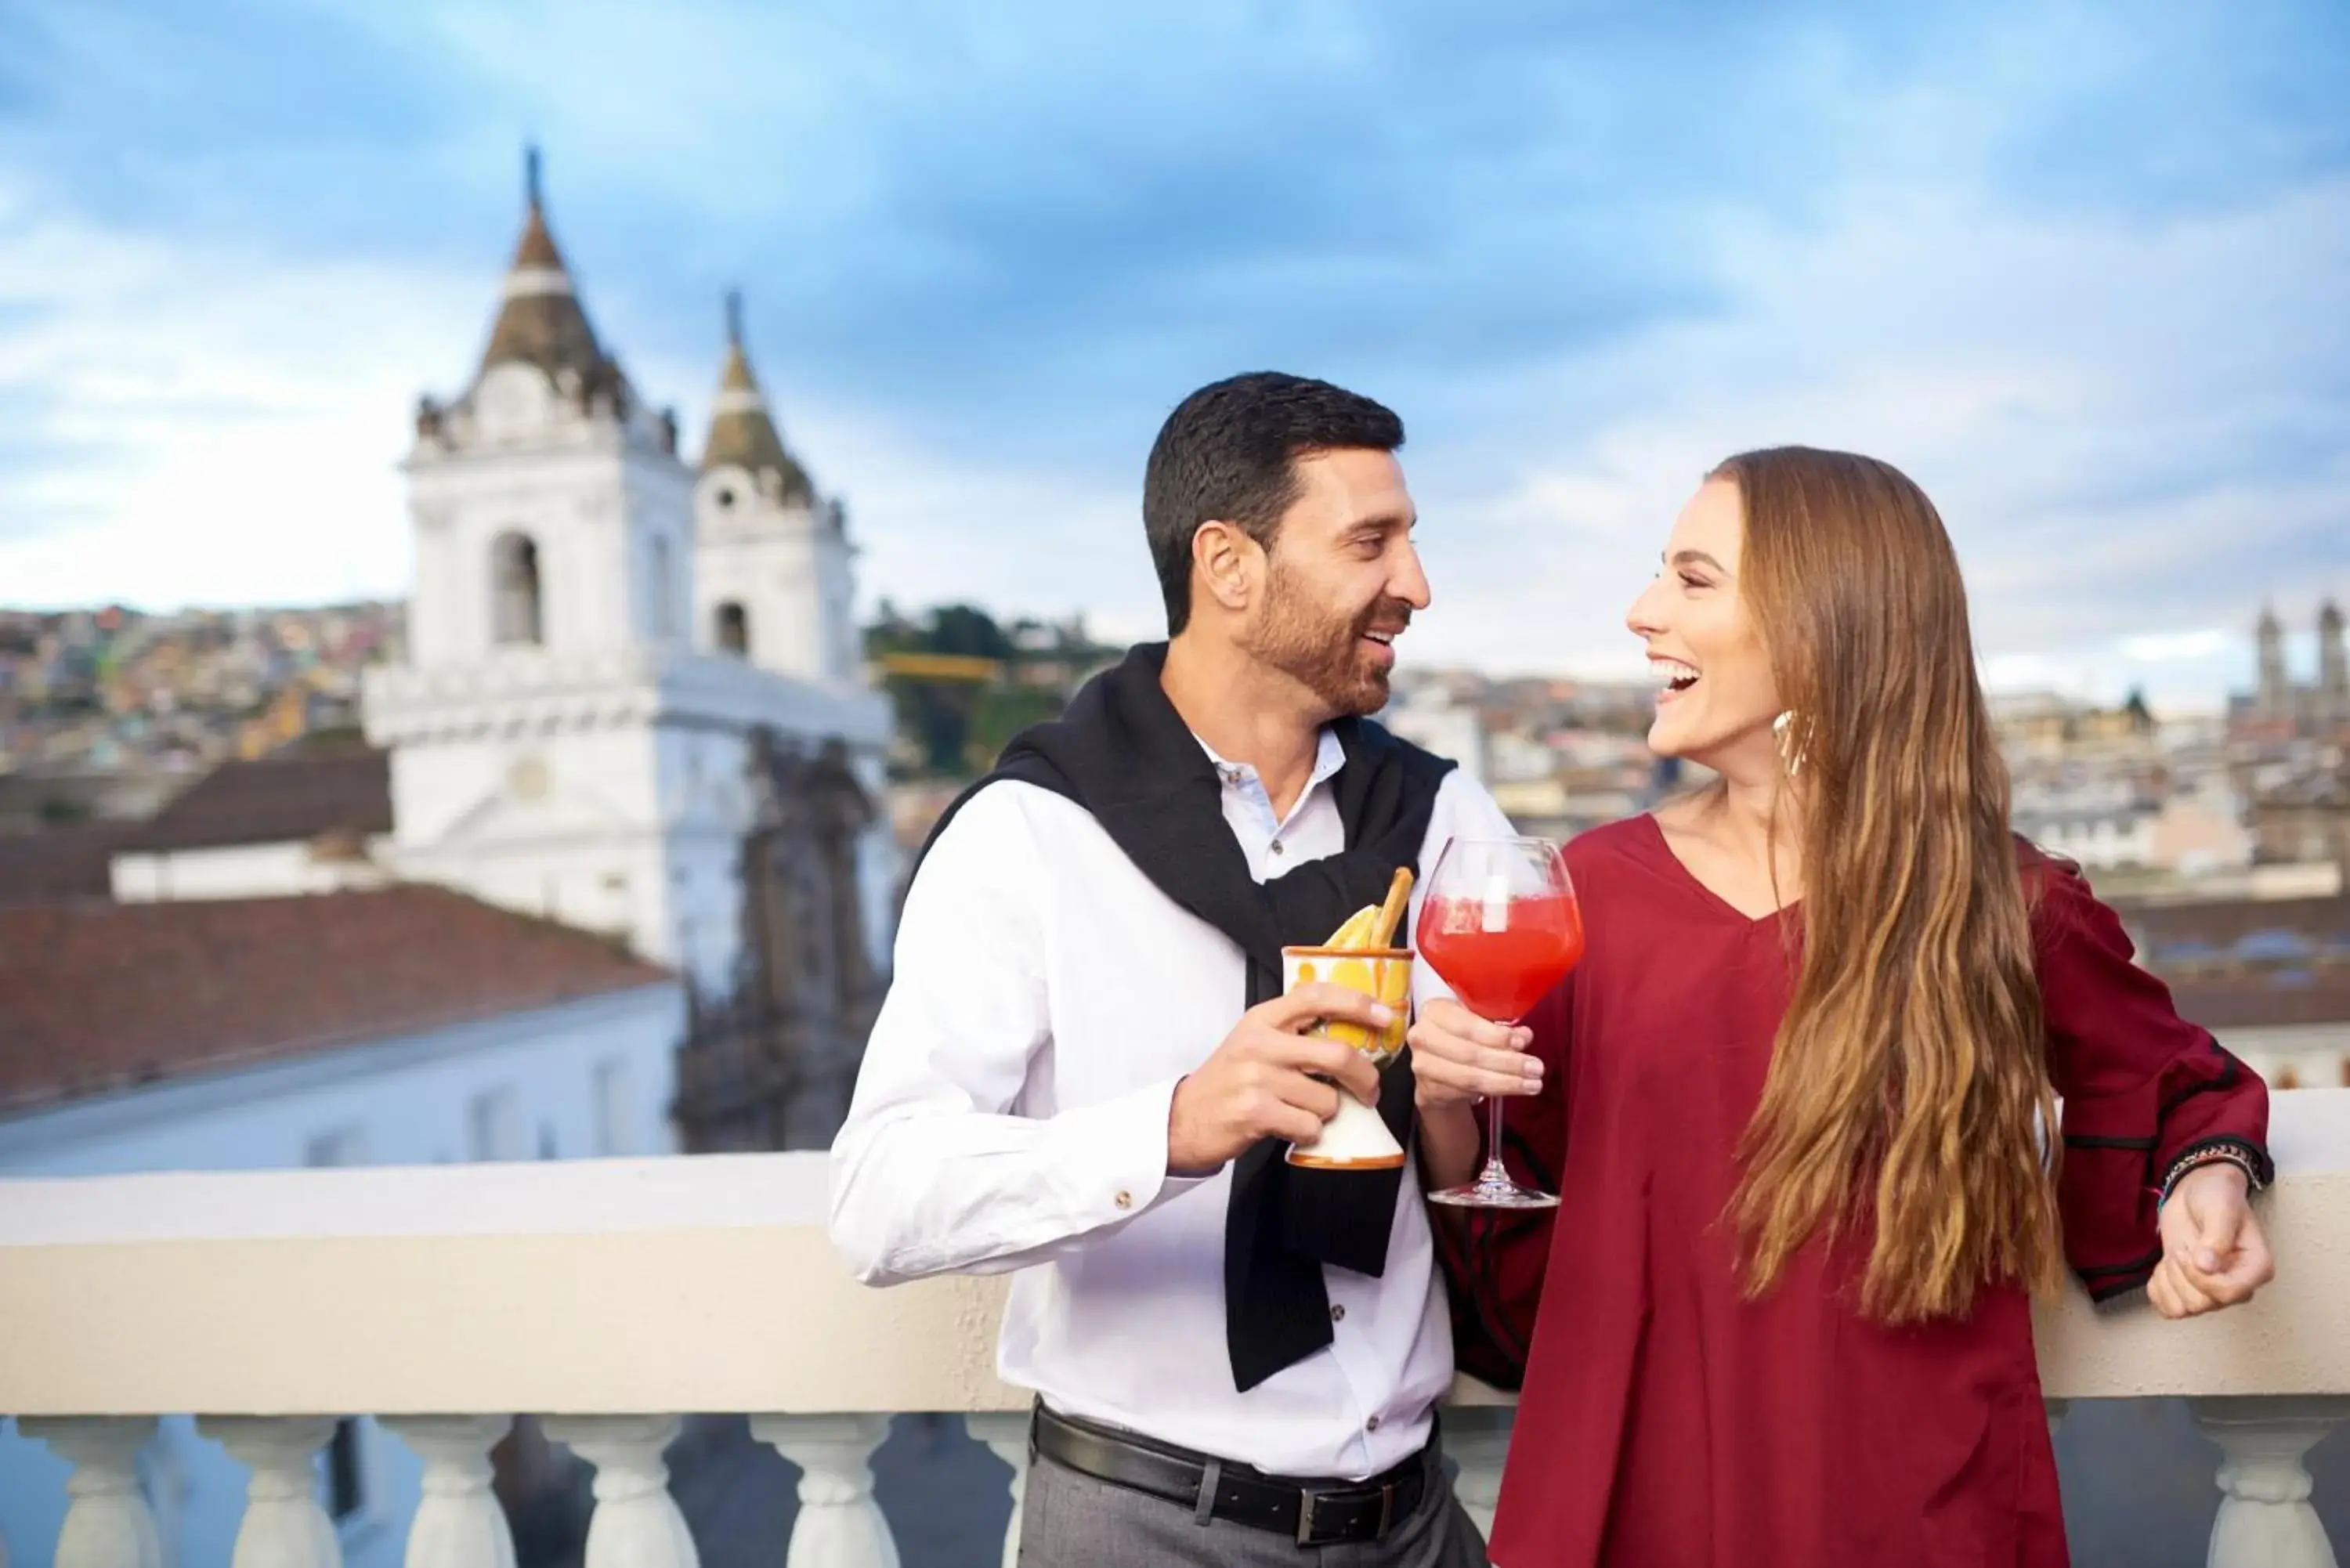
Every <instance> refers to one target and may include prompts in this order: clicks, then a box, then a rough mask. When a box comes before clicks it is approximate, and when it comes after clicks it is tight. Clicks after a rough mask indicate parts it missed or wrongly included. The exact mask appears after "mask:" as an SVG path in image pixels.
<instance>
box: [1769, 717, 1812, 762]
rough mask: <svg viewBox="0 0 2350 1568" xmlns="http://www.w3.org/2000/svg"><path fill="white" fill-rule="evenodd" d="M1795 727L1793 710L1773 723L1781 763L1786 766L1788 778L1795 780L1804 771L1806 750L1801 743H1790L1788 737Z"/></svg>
mask: <svg viewBox="0 0 2350 1568" xmlns="http://www.w3.org/2000/svg"><path fill="white" fill-rule="evenodd" d="M1794 727H1795V711H1794V709H1793V708H1790V709H1788V710H1787V711H1785V712H1783V713H1782V714H1780V715H1779V716H1778V717H1777V718H1775V719H1773V720H1772V721H1771V736H1772V738H1773V740H1775V741H1776V742H1778V743H1779V761H1780V762H1781V763H1783V764H1784V765H1785V766H1786V769H1787V776H1788V777H1789V778H1794V776H1795V775H1796V774H1799V773H1802V772H1803V771H1804V748H1803V743H1802V742H1800V741H1797V742H1790V741H1789V740H1788V738H1787V737H1788V735H1789V734H1790V732H1793V731H1794Z"/></svg>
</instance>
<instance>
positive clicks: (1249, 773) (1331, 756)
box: [1191, 725, 1347, 835]
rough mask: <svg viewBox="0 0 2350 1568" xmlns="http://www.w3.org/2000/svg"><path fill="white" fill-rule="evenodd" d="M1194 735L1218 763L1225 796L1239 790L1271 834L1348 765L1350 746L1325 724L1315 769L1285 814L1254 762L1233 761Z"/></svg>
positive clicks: (1217, 766) (1284, 826)
mask: <svg viewBox="0 0 2350 1568" xmlns="http://www.w3.org/2000/svg"><path fill="white" fill-rule="evenodd" d="M1191 738H1192V739H1193V740H1195V741H1198V742H1200V749H1201V751H1203V752H1205V753H1208V760H1209V761H1210V762H1211V763H1215V765H1216V777H1217V778H1219V779H1221V780H1222V781H1223V785H1224V794H1226V796H1227V797H1230V796H1232V795H1235V794H1237V795H1238V796H1239V797H1240V800H1241V801H1242V802H1243V804H1245V805H1248V806H1250V807H1253V809H1254V812H1255V814H1256V815H1258V816H1259V817H1260V818H1261V819H1262V822H1261V826H1262V829H1263V832H1264V833H1266V834H1268V835H1271V834H1278V833H1280V832H1282V831H1283V830H1284V829H1285V828H1287V827H1288V826H1289V824H1290V822H1292V821H1294V820H1295V818H1296V816H1297V814H1298V813H1299V812H1301V811H1303V810H1305V804H1306V802H1307V801H1309V800H1311V799H1312V798H1313V796H1314V792H1315V790H1317V789H1319V788H1321V787H1322V786H1323V785H1324V784H1328V783H1329V782H1330V780H1331V779H1332V778H1334V777H1336V774H1337V772H1338V770H1339V769H1340V768H1343V767H1345V766H1346V765H1347V748H1346V747H1345V746H1343V745H1341V744H1339V743H1338V736H1337V732H1336V731H1334V730H1332V729H1331V728H1330V727H1329V726H1328V725H1324V726H1323V729H1322V733H1321V737H1320V739H1318V740H1317V741H1316V742H1315V747H1314V772H1313V773H1312V774H1310V775H1308V776H1307V778H1306V780H1305V788H1304V789H1302V790H1299V791H1298V792H1297V798H1296V799H1295V801H1292V802H1291V803H1290V806H1289V815H1288V816H1287V817H1286V818H1284V817H1283V816H1281V815H1278V814H1277V813H1275V812H1274V809H1273V795H1272V794H1271V793H1270V792H1269V791H1267V790H1266V788H1265V787H1264V779H1263V776H1262V775H1261V774H1258V773H1257V771H1256V768H1255V766H1254V764H1253V763H1235V762H1231V761H1228V760H1226V759H1225V758H1224V757H1222V756H1220V755H1218V754H1217V752H1216V748H1215V747H1213V746H1211V745H1210V744H1208V742H1207V741H1206V739H1205V738H1204V737H1202V736H1201V735H1200V734H1198V733H1197V732H1194V733H1193V734H1192V736H1191ZM1227 815H1229V813H1228V814H1227ZM1234 826H1239V825H1238V824H1234Z"/></svg>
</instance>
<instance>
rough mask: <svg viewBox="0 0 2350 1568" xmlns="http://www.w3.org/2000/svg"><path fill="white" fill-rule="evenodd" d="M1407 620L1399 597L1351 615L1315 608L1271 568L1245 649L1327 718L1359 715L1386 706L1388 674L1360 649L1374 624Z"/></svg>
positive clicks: (1291, 579)
mask: <svg viewBox="0 0 2350 1568" xmlns="http://www.w3.org/2000/svg"><path fill="white" fill-rule="evenodd" d="M1410 620H1411V607H1410V606H1409V605H1408V604H1406V603H1404V602H1403V601H1402V600H1401V599H1378V600H1375V601H1374V602H1373V603H1371V604H1370V605H1369V606H1367V607H1365V608H1363V609H1362V610H1359V611H1357V613H1355V614H1353V615H1346V616H1342V615H1338V614H1334V613H1332V612H1330V611H1328V610H1325V609H1322V608H1320V607H1317V606H1315V604H1313V603H1312V602H1311V601H1310V600H1308V599H1307V598H1306V597H1305V595H1304V594H1303V593H1301V592H1300V591H1299V588H1298V586H1297V583H1296V579H1295V577H1294V576H1292V575H1291V574H1290V573H1287V572H1284V571H1282V570H1280V569H1279V568H1275V569H1274V572H1273V573H1272V575H1271V576H1269V577H1268V578H1267V579H1266V582H1265V596H1264V608H1263V612H1262V613H1261V614H1260V615H1259V616H1258V618H1257V624H1256V626H1255V628H1254V629H1253V633H1252V635H1251V637H1250V639H1249V640H1250V643H1251V647H1250V651H1251V652H1253V653H1254V654H1255V655H1256V656H1257V658H1259V659H1262V660H1263V661H1264V662H1265V663H1267V664H1269V665H1271V666H1273V668H1274V669H1275V670H1280V671H1281V672H1282V673H1283V674H1284V675H1286V676H1288V677H1289V678H1290V679H1291V680H1295V681H1296V682H1298V683H1299V684H1300V685H1302V686H1304V687H1305V689H1306V690H1307V691H1311V692H1313V693H1314V694H1315V696H1316V697H1318V698H1320V699H1321V700H1322V701H1323V703H1324V705H1325V706H1326V707H1327V708H1328V709H1329V711H1330V716H1331V717H1332V718H1334V719H1335V718H1344V717H1348V716H1362V715H1367V714H1371V713H1376V712H1378V711H1379V710H1380V709H1382V708H1384V707H1386V706H1387V705H1388V671H1387V670H1384V669H1382V668H1380V667H1379V666H1378V665H1376V664H1374V663H1372V662H1371V660H1370V658H1369V656H1368V655H1367V654H1366V653H1365V652H1364V651H1363V637H1364V634H1365V633H1366V632H1368V631H1369V630H1370V629H1371V628H1373V627H1376V626H1382V625H1384V626H1388V627H1394V628H1399V629H1400V628H1402V627H1404V626H1405V625H1407V624H1409V621H1410Z"/></svg>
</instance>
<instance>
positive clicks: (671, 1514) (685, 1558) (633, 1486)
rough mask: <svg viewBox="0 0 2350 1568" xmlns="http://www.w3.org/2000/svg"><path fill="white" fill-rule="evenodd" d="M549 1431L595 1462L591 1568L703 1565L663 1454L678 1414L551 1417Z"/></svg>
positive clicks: (590, 1522) (589, 1550)
mask: <svg viewBox="0 0 2350 1568" xmlns="http://www.w3.org/2000/svg"><path fill="white" fill-rule="evenodd" d="M545 1426H546V1435H547V1437H549V1438H552V1439H553V1440H555V1441H556V1442H558V1443H562V1444H565V1445H567V1447H568V1448H569V1449H571V1451H572V1452H573V1453H575V1454H577V1455H578V1456H579V1457H580V1458H581V1459H586V1460H587V1462H588V1463H589V1464H591V1465H594V1466H595V1467H596V1489H595V1490H596V1511H595V1513H594V1514H593V1515H592V1516H590V1518H589V1519H588V1521H587V1555H586V1563H585V1565H584V1568H701V1561H702V1559H701V1557H700V1555H699V1554H698V1553H697V1552H695V1551H694V1549H693V1535H692V1532H690V1531H688V1530H687V1529H686V1527H685V1515H684V1514H682V1513H681V1512H679V1511H678V1507H677V1500H676V1499H675V1498H673V1497H671V1495H670V1491H669V1466H668V1464H667V1463H666V1462H664V1461H663V1459H661V1455H662V1454H663V1453H664V1452H665V1451H666V1450H667V1449H668V1448H669V1446H670V1444H671V1443H673V1442H675V1441H676V1440H677V1431H678V1418H677V1417H675V1416H564V1417H548V1418H547V1419H546V1423H545Z"/></svg>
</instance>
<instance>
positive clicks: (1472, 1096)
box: [1410, 997, 1543, 1116]
mask: <svg viewBox="0 0 2350 1568" xmlns="http://www.w3.org/2000/svg"><path fill="white" fill-rule="evenodd" d="M1410 1039H1411V1071H1412V1078H1413V1085H1412V1097H1413V1099H1414V1100H1415V1101H1416V1102H1417V1103H1418V1105H1419V1109H1420V1113H1421V1115H1423V1116H1425V1115H1427V1114H1429V1113H1430V1112H1434V1113H1436V1114H1437V1115H1439V1116H1442V1115H1445V1114H1447V1113H1448V1112H1451V1111H1452V1110H1454V1109H1456V1108H1465V1107H1467V1106H1471V1105H1473V1104H1475V1103H1476V1102H1477V1101H1478V1100H1479V1099H1482V1097H1484V1096H1487V1095H1536V1094H1540V1093H1541V1092H1542V1084H1543V1064H1542V1058H1541V1057H1539V1056H1529V1055H1527V1054H1525V1049H1526V1047H1527V1046H1528V1045H1531V1044H1534V1031H1533V1030H1531V1029H1527V1028H1523V1027H1519V1028H1515V1029H1513V1028H1511V1027H1509V1026H1508V1025H1506V1024H1501V1023H1487V1022H1486V1021H1485V1020H1483V1019H1482V1018H1480V1017H1478V1016H1477V1015H1476V1014H1475V1013H1473V1012H1470V1011H1469V1010H1468V1009H1467V1008H1465V1007H1463V1006H1461V1004H1460V1003H1459V1002H1454V1001H1452V1000H1451V998H1449V997H1447V998H1444V999H1441V1000H1439V1001H1434V1002H1429V1003H1428V1004H1427V1005H1426V1006H1424V1007H1422V1008H1421V1009H1420V1010H1419V1020H1418V1022H1416V1023H1413V1024H1412V1026H1411V1035H1410Z"/></svg>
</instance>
